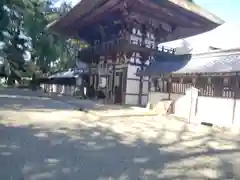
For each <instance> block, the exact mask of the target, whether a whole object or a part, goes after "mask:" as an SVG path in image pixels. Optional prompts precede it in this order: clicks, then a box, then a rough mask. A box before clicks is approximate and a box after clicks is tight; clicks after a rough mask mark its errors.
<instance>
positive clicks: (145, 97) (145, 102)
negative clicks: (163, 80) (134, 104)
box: [141, 95, 148, 106]
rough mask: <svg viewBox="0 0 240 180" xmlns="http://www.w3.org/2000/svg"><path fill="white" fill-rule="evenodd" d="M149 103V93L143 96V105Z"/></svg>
mask: <svg viewBox="0 0 240 180" xmlns="http://www.w3.org/2000/svg"><path fill="white" fill-rule="evenodd" d="M147 104H148V95H143V96H142V104H141V105H142V106H146V105H147Z"/></svg>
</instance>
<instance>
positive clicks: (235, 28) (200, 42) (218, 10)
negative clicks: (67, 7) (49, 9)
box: [62, 0, 240, 53]
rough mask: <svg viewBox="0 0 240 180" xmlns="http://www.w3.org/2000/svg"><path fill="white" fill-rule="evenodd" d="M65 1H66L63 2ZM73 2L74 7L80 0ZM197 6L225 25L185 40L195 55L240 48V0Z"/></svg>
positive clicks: (201, 0) (203, 1)
mask: <svg viewBox="0 0 240 180" xmlns="http://www.w3.org/2000/svg"><path fill="white" fill-rule="evenodd" d="M62 1H64V0H62ZM66 1H71V2H72V4H73V5H75V4H76V3H78V2H79V1H80V0H66ZM194 1H195V3H196V4H198V5H199V6H201V7H202V8H204V9H206V10H208V11H209V12H211V13H213V14H215V15H216V16H218V17H219V18H221V19H223V20H224V21H225V23H224V24H223V25H222V26H220V27H218V28H216V29H214V30H212V31H210V32H207V33H204V34H201V35H198V36H194V37H190V38H187V39H185V40H186V41H187V42H189V44H190V45H191V47H192V48H193V49H194V51H195V53H201V52H204V51H206V48H207V49H208V47H209V46H216V47H219V48H222V49H230V48H236V47H240V35H239V32H240V22H239V21H238V20H237V19H238V17H240V0H194ZM181 45H182V41H181V40H180V41H175V42H173V43H172V42H171V43H168V46H175V47H176V46H181Z"/></svg>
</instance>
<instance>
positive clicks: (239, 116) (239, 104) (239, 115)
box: [234, 100, 240, 126]
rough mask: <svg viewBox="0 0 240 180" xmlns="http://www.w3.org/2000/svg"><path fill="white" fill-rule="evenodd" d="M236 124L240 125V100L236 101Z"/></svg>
mask: <svg viewBox="0 0 240 180" xmlns="http://www.w3.org/2000/svg"><path fill="white" fill-rule="evenodd" d="M234 124H236V125H238V126H239V125H240V100H236V107H235V112H234Z"/></svg>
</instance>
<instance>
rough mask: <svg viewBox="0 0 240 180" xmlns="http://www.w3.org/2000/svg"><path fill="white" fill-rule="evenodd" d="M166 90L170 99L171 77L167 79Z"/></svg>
mask: <svg viewBox="0 0 240 180" xmlns="http://www.w3.org/2000/svg"><path fill="white" fill-rule="evenodd" d="M167 91H168V99H169V100H170V99H171V92H172V77H170V78H169V79H168V82H167Z"/></svg>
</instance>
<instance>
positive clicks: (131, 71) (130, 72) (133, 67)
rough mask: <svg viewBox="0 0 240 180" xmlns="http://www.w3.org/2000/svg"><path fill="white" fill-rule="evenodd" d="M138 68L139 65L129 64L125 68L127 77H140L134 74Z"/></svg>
mask: <svg viewBox="0 0 240 180" xmlns="http://www.w3.org/2000/svg"><path fill="white" fill-rule="evenodd" d="M138 68H139V66H136V65H131V64H129V65H128V70H127V78H133V79H140V77H139V76H136V72H137V69H138Z"/></svg>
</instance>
